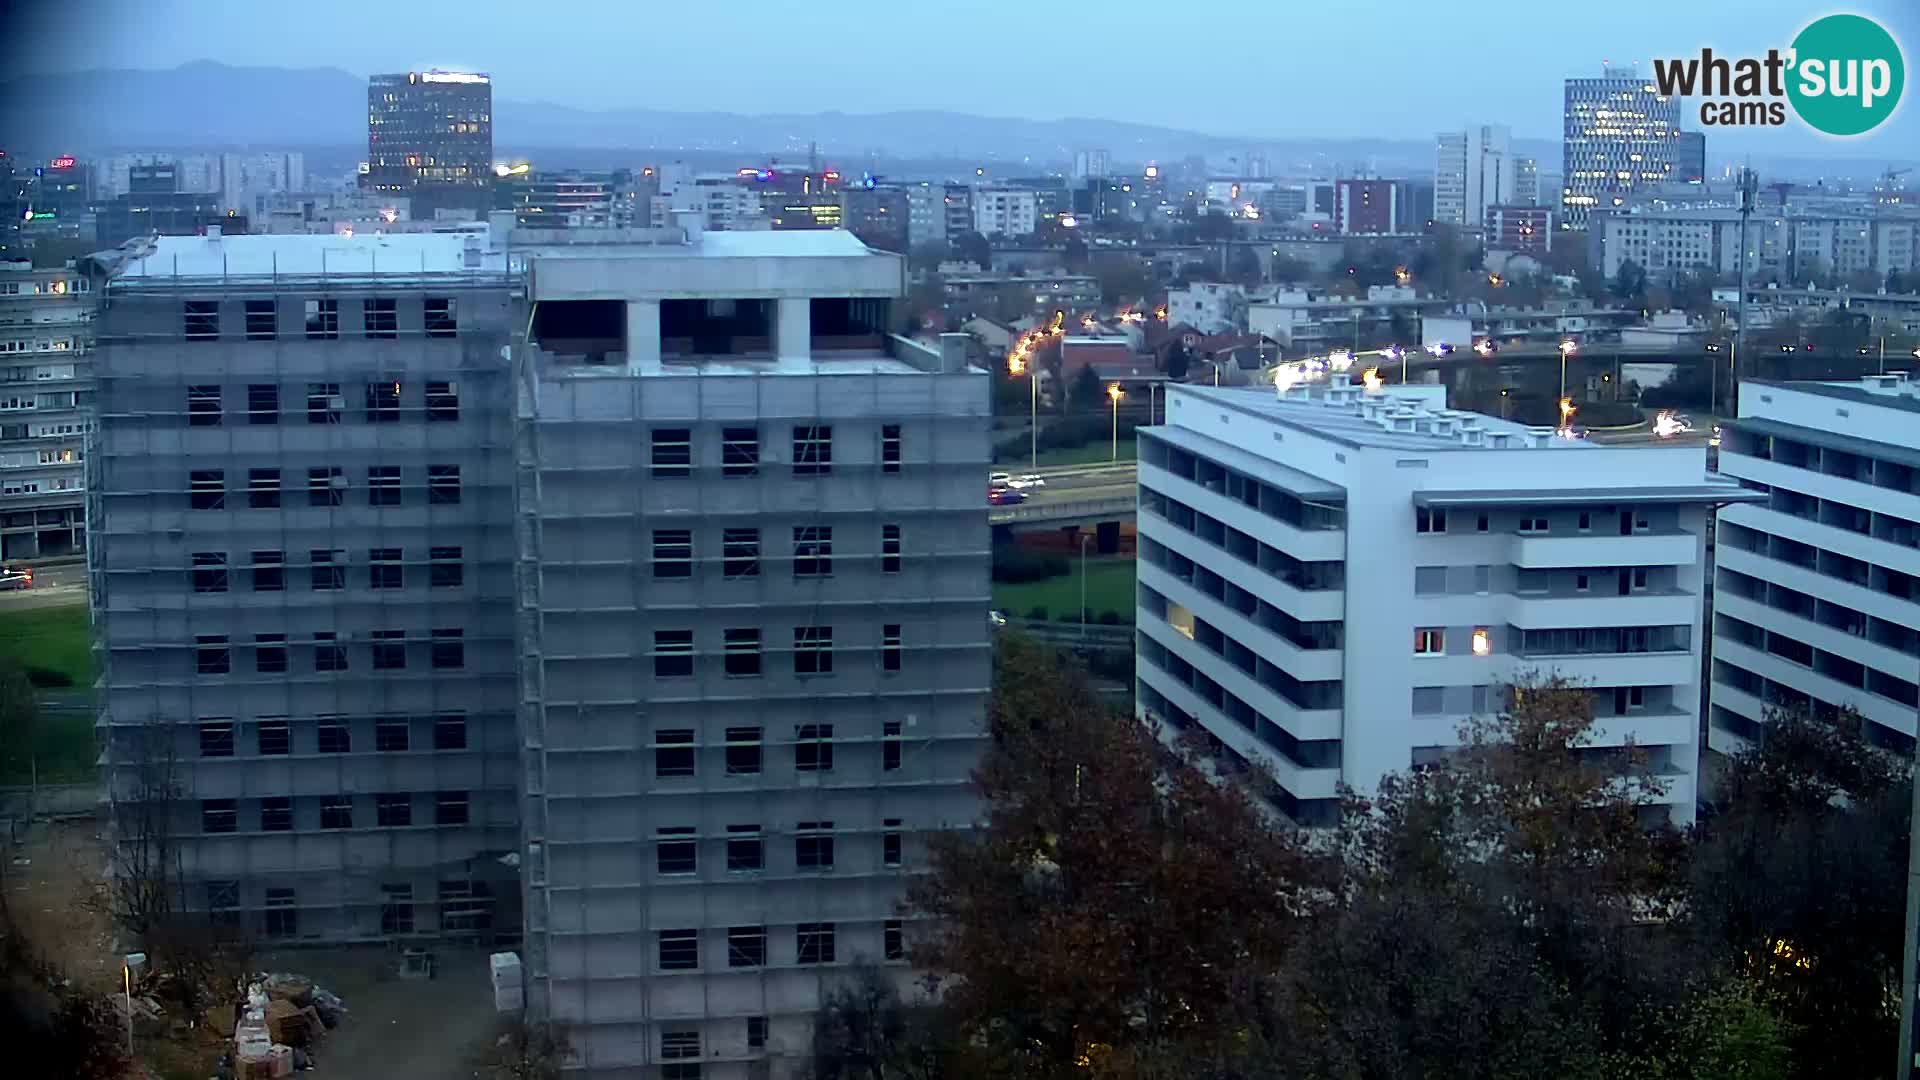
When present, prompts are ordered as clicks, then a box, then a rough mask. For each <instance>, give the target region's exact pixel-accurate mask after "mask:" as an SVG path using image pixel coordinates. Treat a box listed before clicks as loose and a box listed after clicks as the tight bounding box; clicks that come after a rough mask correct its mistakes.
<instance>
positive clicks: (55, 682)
mask: <svg viewBox="0 0 1920 1080" xmlns="http://www.w3.org/2000/svg"><path fill="white" fill-rule="evenodd" d="M27 681H28V682H30V683H32V684H33V687H34V689H36V690H58V689H60V688H61V687H63V686H72V685H73V676H71V675H69V674H67V673H66V672H64V671H55V670H53V669H52V668H43V667H28V668H27Z"/></svg>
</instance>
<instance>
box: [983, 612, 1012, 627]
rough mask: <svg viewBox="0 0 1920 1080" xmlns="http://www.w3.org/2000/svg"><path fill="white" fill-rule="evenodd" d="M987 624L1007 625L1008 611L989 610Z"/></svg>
mask: <svg viewBox="0 0 1920 1080" xmlns="http://www.w3.org/2000/svg"><path fill="white" fill-rule="evenodd" d="M987 624H988V625H989V626H1005V625H1007V613H1006V612H1004V611H989V612H987Z"/></svg>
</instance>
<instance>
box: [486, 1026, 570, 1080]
mask: <svg viewBox="0 0 1920 1080" xmlns="http://www.w3.org/2000/svg"><path fill="white" fill-rule="evenodd" d="M572 1057H573V1042H572V1040H570V1039H569V1038H568V1037H567V1032H566V1029H565V1028H563V1027H560V1026H558V1025H556V1024H554V1023H552V1022H550V1021H544V1020H528V1019H525V1018H520V1017H517V1018H515V1019H513V1020H510V1021H508V1022H507V1023H506V1024H505V1025H504V1029H503V1030H502V1031H501V1033H500V1037H499V1038H497V1039H495V1040H494V1043H493V1051H492V1053H491V1054H489V1055H488V1057H487V1060H486V1062H485V1063H484V1067H485V1069H486V1071H485V1072H483V1073H481V1074H480V1075H482V1076H485V1077H488V1078H489V1080H559V1077H560V1071H561V1069H563V1068H565V1066H566V1064H567V1062H568V1061H569V1060H570V1059H571V1058H572Z"/></svg>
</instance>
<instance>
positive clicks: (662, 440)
mask: <svg viewBox="0 0 1920 1080" xmlns="http://www.w3.org/2000/svg"><path fill="white" fill-rule="evenodd" d="M692 475H693V432H692V431H690V430H688V429H687V428H654V429H653V476H654V479H656V480H657V479H660V478H662V477H668V476H692Z"/></svg>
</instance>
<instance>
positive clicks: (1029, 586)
mask: <svg viewBox="0 0 1920 1080" xmlns="http://www.w3.org/2000/svg"><path fill="white" fill-rule="evenodd" d="M1071 562H1072V566H1073V570H1072V572H1070V573H1067V574H1063V575H1061V576H1059V577H1052V578H1048V579H1046V580H1045V581H1032V582H1027V583H1025V584H1022V585H1006V584H999V583H996V584H995V585H994V586H993V606H994V607H996V608H998V609H1000V610H1002V611H1004V612H1006V613H1007V614H1008V615H1011V616H1013V617H1014V618H1016V619H1023V618H1026V616H1027V612H1029V611H1031V610H1032V609H1034V608H1036V607H1043V608H1046V609H1047V617H1048V618H1050V619H1052V618H1058V617H1059V616H1061V615H1067V614H1077V613H1078V612H1079V610H1080V560H1079V559H1077V558H1076V559H1073V560H1071ZM1107 611H1111V612H1113V613H1115V614H1116V615H1119V616H1120V617H1121V618H1122V619H1124V620H1126V621H1129V622H1131V621H1132V618H1133V560H1132V559H1094V560H1091V561H1090V562H1088V563H1087V617H1088V618H1090V619H1098V618H1099V617H1100V615H1101V613H1102V612H1107Z"/></svg>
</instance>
